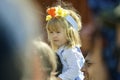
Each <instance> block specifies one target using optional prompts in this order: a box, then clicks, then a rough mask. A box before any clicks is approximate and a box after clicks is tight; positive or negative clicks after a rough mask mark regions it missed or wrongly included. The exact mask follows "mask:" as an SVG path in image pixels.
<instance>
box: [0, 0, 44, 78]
mask: <svg viewBox="0 0 120 80" xmlns="http://www.w3.org/2000/svg"><path fill="white" fill-rule="evenodd" d="M40 25H41V26H42V24H41V22H40V21H39V20H38V16H37V14H36V8H35V6H34V5H33V4H32V2H31V1H30V0H1V1H0V80H33V75H34V74H33V63H32V60H31V59H33V57H32V54H31V53H30V50H29V44H30V43H31V41H32V39H34V38H35V37H37V36H40V37H41V39H42V35H41V34H39V30H40V28H39V26H40ZM28 66H29V67H28Z"/></svg>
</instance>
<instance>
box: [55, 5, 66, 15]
mask: <svg viewBox="0 0 120 80" xmlns="http://www.w3.org/2000/svg"><path fill="white" fill-rule="evenodd" d="M56 14H57V15H56V16H61V17H65V16H66V15H67V12H66V10H64V9H63V8H61V7H60V6H58V7H56Z"/></svg>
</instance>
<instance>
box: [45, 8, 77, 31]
mask: <svg viewBox="0 0 120 80" xmlns="http://www.w3.org/2000/svg"><path fill="white" fill-rule="evenodd" d="M47 13H48V15H47V16H46V21H49V20H51V19H52V18H56V17H64V18H65V19H66V20H67V21H68V22H69V23H70V24H71V25H72V27H73V28H74V29H75V30H78V24H77V22H76V21H75V20H74V19H73V17H72V16H70V15H69V13H68V11H67V10H65V9H63V8H61V7H60V6H57V7H51V8H48V9H47Z"/></svg>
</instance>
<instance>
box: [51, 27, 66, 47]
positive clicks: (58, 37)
mask: <svg viewBox="0 0 120 80" xmlns="http://www.w3.org/2000/svg"><path fill="white" fill-rule="evenodd" d="M57 28H58V29H57V30H56V31H49V39H50V41H52V42H53V44H55V45H56V46H57V47H61V46H63V45H65V44H66V43H67V38H66V33H65V29H64V28H62V27H61V26H57Z"/></svg>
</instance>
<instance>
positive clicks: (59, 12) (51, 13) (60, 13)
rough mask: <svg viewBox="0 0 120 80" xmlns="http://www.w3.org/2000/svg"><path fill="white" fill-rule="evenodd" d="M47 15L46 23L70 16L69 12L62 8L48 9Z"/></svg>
mask: <svg viewBox="0 0 120 80" xmlns="http://www.w3.org/2000/svg"><path fill="white" fill-rule="evenodd" d="M47 13H48V15H47V16H46V21H49V20H51V18H54V17H65V16H67V15H68V12H67V10H65V9H63V8H61V6H57V7H51V8H48V9H47Z"/></svg>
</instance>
